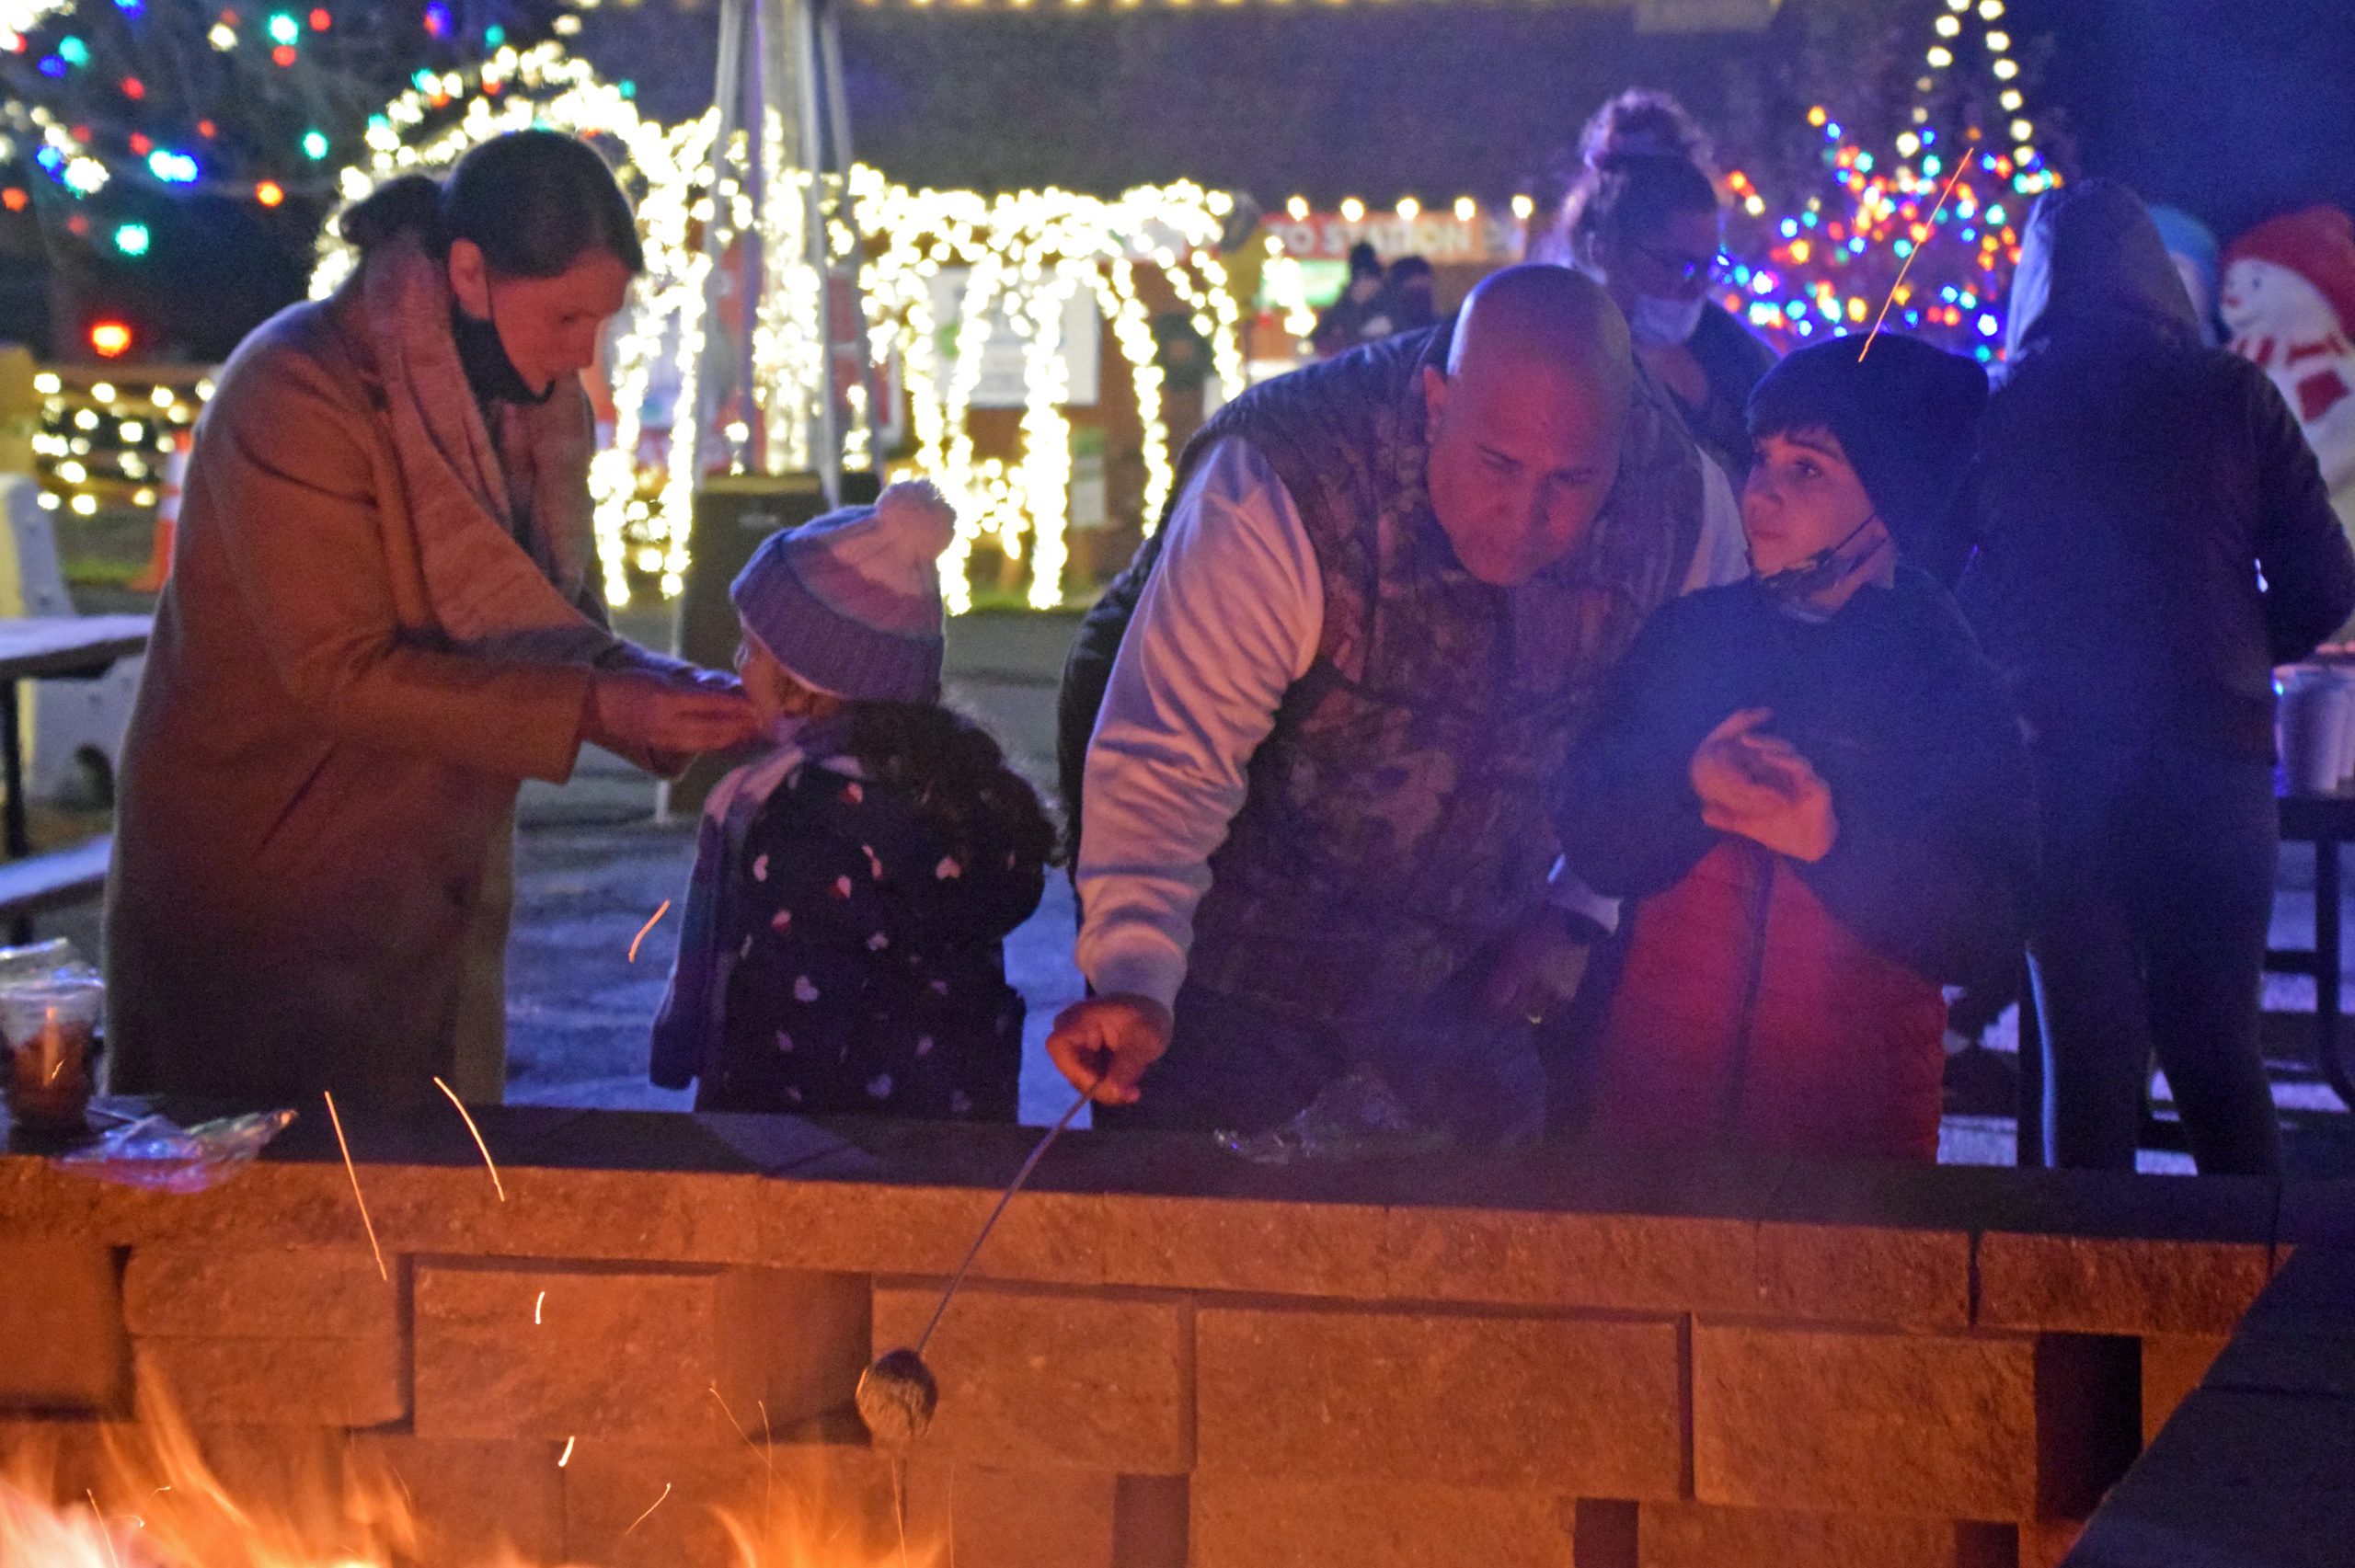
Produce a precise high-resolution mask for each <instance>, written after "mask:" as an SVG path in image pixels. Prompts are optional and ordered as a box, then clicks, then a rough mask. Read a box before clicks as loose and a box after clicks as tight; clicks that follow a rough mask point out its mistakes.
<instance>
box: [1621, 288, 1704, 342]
mask: <svg viewBox="0 0 2355 1568" xmlns="http://www.w3.org/2000/svg"><path fill="white" fill-rule="evenodd" d="M1707 304H1708V300H1707V299H1706V297H1705V296H1703V295H1700V294H1695V295H1694V296H1693V297H1692V298H1691V299H1689V300H1664V299H1661V298H1660V296H1659V295H1658V294H1637V296H1636V308H1635V309H1634V310H1632V311H1630V312H1628V313H1627V332H1628V335H1629V336H1630V337H1632V338H1635V340H1636V343H1637V347H1639V348H1645V349H1672V348H1674V347H1676V346H1677V345H1678V344H1680V343H1688V342H1690V341H1692V338H1693V334H1694V333H1695V332H1697V331H1698V330H1700V326H1701V312H1702V310H1703V309H1704V308H1705V307H1706V305H1707Z"/></svg>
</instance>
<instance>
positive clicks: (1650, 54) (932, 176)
mask: <svg viewBox="0 0 2355 1568" xmlns="http://www.w3.org/2000/svg"><path fill="white" fill-rule="evenodd" d="M2009 3H2010V5H2011V6H2012V15H2011V17H2009V18H2008V21H2007V25H2008V26H2009V27H2010V28H2011V29H2012V31H2013V32H2014V34H2015V35H2016V36H2017V37H2019V38H2021V39H2023V40H2033V39H2035V38H2036V37H2037V36H2038V35H2039V34H2042V35H2049V36H2050V37H2051V40H2052V42H2053V46H2054V47H2053V52H2052V54H2051V62H2050V64H2049V65H2048V67H2047V69H2046V72H2045V74H2044V78H2043V80H2042V81H2041V82H2040V83H2039V85H2038V91H2037V94H2036V97H2035V100H2034V102H2033V103H2032V105H2031V107H2032V108H2034V109H2039V111H2040V110H2042V109H2045V108H2046V107H2048V106H2052V105H2058V106H2061V107H2062V109H2064V110H2065V112H2066V114H2067V117H2068V120H2069V121H2070V124H2071V127H2072V129H2073V132H2074V137H2075V141H2076V144H2077V150H2078V163H2079V166H2080V167H2081V169H2082V170H2083V171H2084V172H2087V173H2100V174H2110V175H2116V176H2119V177H2123V178H2125V179H2127V180H2129V181H2130V182H2131V183H2132V184H2134V185H2135V186H2136V187H2137V188H2138V189H2141V190H2142V192H2143V193H2144V194H2145V195H2146V196H2148V197H2150V198H2151V199H2153V200H2167V201H2173V202H2175V203H2177V205H2180V206H2183V207H2186V208H2188V209H2190V210H2191V211H2193V212H2197V213H2198V214H2200V216H2201V217H2203V218H2205V219H2207V220H2208V221H2209V222H2210V223H2211V225H2213V226H2214V227H2215V228H2216V229H2217V230H2218V232H2219V234H2220V235H2223V236H2225V237H2227V238H2229V237H2230V236H2231V235H2234V234H2235V233H2237V232H2238V231H2239V230H2240V229H2242V228H2244V227H2246V225H2247V224H2248V223H2252V222H2254V221H2256V220H2257V219H2258V218H2261V217H2264V216H2266V215H2268V214H2269V213H2271V212H2280V211H2283V210H2286V209H2288V208H2291V207H2294V206H2300V205H2303V204H2305V203H2307V202H2311V201H2316V200H2333V201H2336V202H2338V204H2339V205H2341V206H2344V207H2347V208H2349V210H2355V0H2253V3H2249V4H2240V5H2234V4H2228V3H2226V0H2009ZM845 4H847V5H849V6H850V9H849V10H848V11H847V13H846V15H845V17H844V54H845V58H846V63H847V67H848V71H849V74H850V76H851V82H852V109H853V120H854V139H855V141H856V144H857V149H858V152H859V155H861V156H862V157H863V158H865V159H866V160H867V161H868V162H871V163H873V164H876V165H877V166H879V167H881V168H883V169H885V170H887V171H888V172H889V173H890V174H891V175H892V176H894V177H897V178H899V179H902V180H905V181H907V182H909V183H911V184H917V185H935V186H966V187H979V188H982V189H1013V188H1017V187H1021V186H1030V185H1041V184H1059V185H1063V186H1068V187H1073V188H1076V189H1087V190H1096V191H1099V192H1105V193H1109V192H1112V191H1116V190H1118V189H1121V188H1123V187H1125V186H1128V185H1132V184H1136V183H1141V182H1146V181H1160V180H1167V179H1173V178H1177V177H1191V178H1194V179H1198V180H1200V181H1203V182H1204V183H1207V184H1210V185H1213V186H1223V187H1225V188H1228V189H1241V190H1246V191H1249V192H1250V193H1251V194H1253V195H1254V196H1256V197H1258V199H1259V200H1261V201H1262V202H1264V203H1267V204H1269V205H1273V204H1276V203H1280V202H1281V201H1282V200H1283V199H1284V198H1285V197H1287V196H1289V195H1291V194H1292V193H1293V192H1295V191H1301V192H1305V193H1306V194H1308V195H1310V196H1312V197H1314V198H1316V199H1318V200H1320V201H1323V202H1327V203H1329V202H1331V201H1334V200H1338V198H1339V197H1341V196H1342V195H1345V194H1354V195H1358V196H1361V197H1363V198H1364V199H1366V200H1368V201H1369V202H1383V203H1386V202H1387V201H1389V200H1393V199H1394V198H1396V196H1398V195H1400V194H1403V193H1410V192H1411V193H1413V194H1416V195H1419V196H1421V197H1425V198H1444V197H1447V196H1452V195H1454V194H1457V193H1460V192H1467V191H1468V192H1471V193H1473V194H1476V195H1480V196H1483V197H1487V198H1490V199H1500V198H1502V197H1504V196H1507V195H1509V194H1510V193H1511V192H1512V191H1513V190H1514V189H1516V187H1517V186H1518V184H1519V182H1520V181H1521V180H1522V178H1523V177H1524V176H1525V175H1526V174H1527V173H1528V172H1529V171H1530V170H1531V169H1532V168H1533V167H1534V166H1536V165H1537V164H1538V163H1539V162H1541V161H1542V160H1543V159H1544V157H1545V155H1546V154H1547V153H1548V152H1550V151H1551V150H1552V149H1553V148H1555V147H1557V146H1559V145H1561V144H1562V143H1564V142H1566V141H1567V140H1568V138H1569V137H1571V136H1572V135H1574V134H1575V132H1576V128H1577V126H1578V124H1579V122H1580V120H1582V119H1583V118H1584V116H1585V115H1586V114H1587V113H1588V112H1589V110H1590V109H1591V108H1592V107H1593V105H1594V104H1596V103H1597V102H1598V101H1600V100H1601V99H1602V98H1603V97H1605V96H1607V95H1608V94H1609V93H1611V92H1613V91H1614V90H1616V89H1617V88H1618V87H1620V86H1626V85H1627V84H1629V83H1631V82H1637V81H1641V82H1646V83H1650V84H1653V85H1657V86H1665V87H1669V88H1671V89H1673V90H1675V91H1677V92H1679V93H1681V94H1683V95H1684V96H1685V97H1687V99H1688V101H1689V102H1690V103H1691V105H1692V107H1693V108H1694V109H1695V110H1696V112H1699V113H1700V114H1701V115H1702V116H1703V118H1704V119H1705V120H1709V119H1713V118H1715V117H1716V113H1717V109H1718V107H1719V105H1720V103H1721V101H1722V98H1723V95H1724V90H1725V86H1726V81H1727V75H1728V63H1729V61H1732V60H1735V59H1737V58H1739V56H1740V53H1741V52H1745V51H1747V52H1756V51H1758V50H1760V49H1762V48H1774V47H1777V46H1778V44H1777V40H1782V41H1784V42H1787V40H1789V39H1790V37H1791V36H1792V35H1793V33H1794V31H1795V29H1796V27H1797V25H1798V22H1799V21H1800V20H1801V19H1802V18H1803V17H1805V16H1806V15H1808V14H1809V13H1810V12H1822V11H1825V10H1832V11H1834V12H1836V13H1839V14H1842V15H1852V16H1855V17H1859V18H1861V19H1862V22H1861V23H1860V25H1864V24H1871V23H1874V22H1876V21H1877V19H1879V18H1886V17H1890V16H1891V15H1896V16H1902V17H1915V18H1918V23H1919V25H1920V26H1921V27H1922V28H1923V29H1924V40H1926V37H1927V34H1926V27H1927V19H1928V17H1930V16H1931V15H1933V14H1935V12H1934V6H1933V5H1932V3H1931V0H1786V4H1785V9H1784V15H1783V17H1782V18H1781V19H1780V20H1779V21H1778V23H1777V31H1776V33H1775V35H1772V36H1770V37H1769V38H1766V39H1763V40H1762V39H1759V38H1755V37H1750V36H1744V35H1727V34H1718V35H1705V36H1702V37H1697V38H1660V37H1643V36H1638V35H1637V34H1636V33H1635V31H1634V29H1633V26H1632V22H1631V20H1630V13H1629V10H1628V9H1626V8H1621V7H1618V6H1593V5H1580V4H1543V3H1522V4H1512V3H1500V4H1495V5H1486V6H1484V5H1478V4H1467V3H1462V0H1457V3H1450V4H1418V3H1416V0H1391V3H1388V4H1377V3H1376V0H1351V3H1350V4H1346V5H1342V6H1324V5H1318V4H1314V3H1313V0H1302V3H1301V4H1298V5H1295V6H1288V7H1282V8H1277V7H1272V6H1264V5H1253V6H1237V7H1235V8H1234V9H1231V10H1230V9H1224V8H1218V9H1213V10H1202V9H1194V10H1187V11H1175V10H1171V9H1169V8H1167V7H1166V6H1163V5H1161V4H1160V3H1159V0H1144V4H1143V6H1140V7H1139V8H1137V9H1134V10H1128V11H1120V12H1115V11H1112V10H1110V9H1109V8H1108V7H1107V0H1095V4H1093V5H1092V6H1090V7H1089V8H1088V9H1087V10H1086V11H1082V12H1078V13H1075V14H1074V13H1071V12H1063V11H1061V10H1059V9H1057V8H1053V7H1047V8H1045V9H1044V10H1043V11H1042V12H1033V13H1025V14H1008V13H1005V12H995V13H983V14H979V15H976V14H971V13H966V14H959V13H957V12H955V11H953V10H948V9H943V8H938V7H936V8H934V9H931V10H925V11H916V10H911V9H907V8H904V7H903V6H898V5H895V6H893V7H892V8H887V9H880V10H867V9H866V8H864V7H862V6H856V4H855V3H854V0H845ZM716 9H717V6H716V4H715V0H691V3H690V4H689V5H688V6H686V7H685V8H680V7H678V6H674V5H673V4H672V0H644V3H643V4H641V5H639V6H634V7H618V6H610V5H609V6H606V7H605V8H604V9H603V10H601V11H599V12H597V13H595V14H594V15H593V16H592V19H591V22H590V28H589V30H588V32H587V34H586V36H585V38H584V40H583V41H584V43H585V44H586V46H587V52H589V53H590V55H591V56H592V58H593V59H595V60H596V61H597V62H598V63H599V64H600V65H601V66H602V67H603V68H604V69H605V70H606V71H607V73H608V74H612V75H615V76H623V75H627V76H632V77H635V78H636V79H637V80H638V82H639V84H640V87H641V99H642V101H643V102H644V104H645V106H646V107H647V108H648V109H649V110H651V111H653V112H655V113H657V114H661V115H663V116H665V117H684V115H686V114H689V113H693V112H695V110H696V109H699V108H700V107H701V106H702V105H703V104H706V103H708V102H709V101H710V97H709V94H710V81H711V71H712V65H711V62H712V53H713V45H714V39H715V36H716V26H715V12H716ZM313 216H314V215H313V214H309V213H304V212H298V211H296V204H293V203H290V204H289V205H288V207H287V208H286V209H285V210H283V211H282V212H280V213H276V214H271V215H270V216H269V218H268V220H267V222H266V223H258V221H257V220H258V213H256V212H254V211H252V210H249V209H245V208H236V209H224V210H223V211H220V212H190V213H188V214H187V215H186V218H185V220H184V221H185V223H187V224H188V225H189V226H190V228H191V229H193V230H195V231H198V232H201V233H202V234H204V235H205V236H206V238H205V241H204V242H203V243H200V244H196V245H192V246H182V245H174V246H172V247H171V252H170V254H168V255H167V254H164V253H163V252H162V250H161V248H160V247H159V254H158V256H157V257H156V258H155V260H156V261H157V262H162V263H164V264H165V266H166V268H167V269H168V272H169V275H168V277H163V278H159V277H157V276H156V275H155V271H153V270H151V271H150V272H149V273H148V274H147V281H148V284H149V287H150V288H155V285H157V284H160V285H162V287H160V288H156V289H155V297H153V298H151V300H150V301H149V304H150V306H151V308H152V311H153V319H154V320H155V322H156V324H157V325H158V326H162V325H163V324H165V323H167V322H168V323H169V324H170V325H171V326H175V327H177V328H178V329H179V332H180V334H181V336H182V337H183V338H184V340H185V346H186V348H187V349H188V350H189V351H190V353H192V354H194V355H196V356H199V357H206V358H210V357H217V356H218V355H219V354H221V353H223V352H225V351H226V349H227V348H228V347H229V346H230V345H231V344H233V343H234V342H235V341H236V338H237V337H238V336H239V335H240V334H241V333H242V332H243V331H244V329H245V328H246V326H249V325H251V324H252V323H253V322H256V321H258V320H259V319H261V317H263V316H264V315H268V314H269V313H270V311H272V310H274V309H276V308H277V307H278V306H279V305H281V304H283V303H287V302H289V301H290V300H292V299H293V298H295V297H298V296H299V294H300V292H301V288H302V281H303V278H304V274H305V273H306V271H307V266H308V242H307V233H308V225H309V223H311V221H312V218H313ZM265 236H268V237H265ZM162 336H164V334H163V333H161V332H158V333H156V334H155V335H154V336H153V337H152V338H151V340H155V338H160V337H162Z"/></svg>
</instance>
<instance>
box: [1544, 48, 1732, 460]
mask: <svg viewBox="0 0 2355 1568" xmlns="http://www.w3.org/2000/svg"><path fill="white" fill-rule="evenodd" d="M1540 183H1541V188H1542V189H1540V190H1539V192H1538V196H1539V199H1540V200H1539V204H1538V208H1537V211H1536V212H1534V214H1533V215H1532V217H1531V219H1530V225H1529V235H1530V237H1529V244H1528V247H1527V248H1528V257H1527V259H1529V260H1531V261H1547V262H1552V263H1554V264H1556V265H1557V266H1564V267H1576V268H1577V269H1580V271H1582V272H1585V273H1587V274H1588V275H1589V276H1590V277H1592V278H1593V279H1594V280H1596V281H1597V282H1600V283H1601V284H1602V285H1603V287H1604V288H1605V289H1606V290H1608V291H1609V292H1610V294H1611V298H1612V301H1613V303H1615V304H1617V305H1618V307H1619V311H1620V314H1621V315H1625V316H1626V318H1627V327H1628V331H1629V332H1630V333H1631V334H1632V335H1633V336H1634V338H1635V340H1636V356H1637V359H1638V360H1639V361H1642V363H1643V366H1644V368H1645V369H1646V370H1647V371H1648V372H1651V374H1652V376H1653V378H1654V379H1655V380H1657V381H1658V382H1659V383H1660V385H1661V386H1662V387H1664V388H1665V389H1666V390H1667V391H1668V393H1669V395H1670V396H1671V398H1672V400H1673V401H1674V403H1675V406H1676V409H1677V411H1678V412H1679V413H1680V414H1682V415H1683V418H1684V425H1685V428H1686V429H1688V430H1690V431H1691V432H1692V435H1693V439H1694V441H1695V442H1696V443H1697V444H1698V445H1699V446H1700V448H1701V450H1702V451H1703V452H1706V453H1708V455H1709V456H1711V457H1712V458H1714V459H1716V460H1717V464H1718V466H1719V467H1721V468H1723V469H1724V470H1725V473H1726V477H1727V478H1728V479H1729V480H1730V481H1731V482H1732V484H1733V486H1734V488H1735V490H1736V491H1739V490H1740V488H1741V484H1742V480H1743V478H1744V477H1745V476H1746V475H1748V474H1749V472H1750V464H1751V443H1750V434H1749V430H1748V428H1747V426H1746V425H1745V424H1744V422H1743V411H1744V410H1745V409H1746V408H1747V407H1748V406H1749V404H1750V392H1751V389H1752V387H1754V386H1756V385H1757V384H1758V382H1759V378H1761V377H1762V376H1763V375H1764V374H1765V373H1766V372H1767V371H1769V370H1770V369H1772V368H1773V367H1774V363H1775V351H1774V350H1773V349H1770V348H1768V347H1767V346H1766V345H1765V344H1764V343H1762V342H1760V341H1759V340H1758V339H1757V338H1754V337H1752V335H1751V333H1750V330H1749V328H1747V327H1745V326H1742V325H1741V323H1740V321H1738V320H1737V319H1735V317H1734V316H1733V315H1731V314H1730V313H1729V312H1728V311H1727V310H1726V309H1725V308H1724V307H1723V306H1721V305H1719V304H1717V303H1716V302H1715V301H1713V300H1711V299H1710V298H1709V297H1708V293H1709V285H1710V283H1711V282H1712V281H1713V280H1715V279H1716V278H1717V273H1718V269H1719V265H1720V264H1719V259H1718V257H1719V250H1718V247H1719V245H1720V244H1721V242H1722V239H1723V232H1724V223H1725V217H1724V203H1723V200H1722V199H1721V197H1720V195H1719V193H1718V189H1717V177H1716V172H1715V170H1714V168H1713V167H1712V166H1711V155H1710V150H1709V142H1708V138H1707V137H1706V135H1704V134H1703V133H1702V131H1701V128H1700V127H1699V126H1698V125H1697V124H1695V123H1694V120H1693V117H1692V116H1691V115H1689V114H1687V113H1686V112H1685V111H1684V108H1683V105H1681V104H1679V103H1678V102H1677V101H1676V100H1675V99H1674V98H1673V97H1670V96H1669V95H1668V94H1666V93H1662V92H1657V91H1654V90H1652V89H1650V88H1646V87H1630V88H1628V89H1627V90H1626V92H1624V93H1621V94H1620V95H1619V96H1618V97H1614V98H1613V99H1611V100H1610V101H1609V102H1608V103H1606V104H1604V105H1603V107H1602V108H1601V109H1597V110H1596V111H1595V112H1594V116H1593V118H1592V119H1591V120H1588V121H1587V123H1586V129H1585V131H1584V132H1582V133H1581V134H1580V137H1579V144H1578V147H1577V149H1576V151H1575V154H1574V155H1571V156H1569V157H1567V158H1565V159H1563V160H1560V161H1558V162H1557V164H1556V165H1555V166H1554V167H1553V168H1552V169H1551V170H1549V172H1548V175H1547V177H1545V179H1544V180H1542V181H1541V182H1540Z"/></svg>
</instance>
